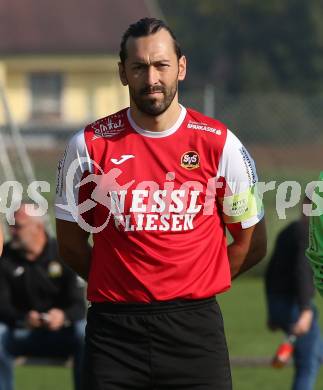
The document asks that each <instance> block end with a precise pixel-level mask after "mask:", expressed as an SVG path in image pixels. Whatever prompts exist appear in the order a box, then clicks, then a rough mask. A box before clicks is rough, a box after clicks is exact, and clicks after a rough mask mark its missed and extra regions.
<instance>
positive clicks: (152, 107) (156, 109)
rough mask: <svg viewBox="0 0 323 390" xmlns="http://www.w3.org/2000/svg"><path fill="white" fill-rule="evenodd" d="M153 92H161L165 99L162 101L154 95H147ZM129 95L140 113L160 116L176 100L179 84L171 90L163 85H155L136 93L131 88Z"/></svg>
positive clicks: (175, 84)
mask: <svg viewBox="0 0 323 390" xmlns="http://www.w3.org/2000/svg"><path fill="white" fill-rule="evenodd" d="M152 92H161V93H162V94H163V98H162V99H160V97H158V98H157V97H154V95H151V96H148V95H147V94H148V93H152ZM129 93H130V96H131V98H132V100H133V101H134V102H135V104H136V106H137V108H138V110H139V111H141V112H143V113H144V114H147V115H151V116H158V115H161V114H162V113H164V112H165V111H166V110H167V109H168V107H169V106H170V105H171V103H172V101H173V100H174V97H175V95H176V93H177V82H176V83H174V85H172V86H171V87H169V88H166V87H164V86H162V85H155V86H152V87H146V88H142V89H141V90H140V91H136V90H134V89H133V88H131V87H129Z"/></svg>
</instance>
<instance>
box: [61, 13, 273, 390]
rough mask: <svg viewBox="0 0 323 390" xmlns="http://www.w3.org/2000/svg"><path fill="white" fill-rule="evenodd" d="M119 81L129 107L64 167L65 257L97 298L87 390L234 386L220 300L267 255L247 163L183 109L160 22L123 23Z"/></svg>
mask: <svg viewBox="0 0 323 390" xmlns="http://www.w3.org/2000/svg"><path fill="white" fill-rule="evenodd" d="M119 73H120V79H121V82H122V84H123V85H125V86H126V85H127V86H128V88H129V95H130V108H125V109H123V110H121V111H119V112H117V113H115V114H113V115H110V116H107V117H105V118H102V119H99V120H97V121H96V122H94V123H92V124H90V125H88V126H87V127H86V128H85V129H84V130H82V131H80V132H78V133H77V134H75V135H74V137H73V138H72V139H71V141H70V142H69V145H68V147H67V149H66V152H65V154H64V157H63V158H62V160H61V161H60V163H59V166H58V182H57V188H56V192H57V198H56V218H57V237H58V241H59V245H60V252H61V256H62V258H63V259H64V260H65V262H66V263H67V264H69V265H70V266H71V268H73V269H74V270H75V271H76V272H78V273H79V275H81V276H82V277H83V278H84V279H86V280H88V300H89V301H90V302H91V307H90V309H89V313H88V325H87V335H86V356H85V366H86V368H85V369H84V373H85V374H84V389H86V390H90V389H91V390H96V389H98V390H99V389H100V390H112V389H126V388H127V389H170V388H174V389H177V388H183V389H202V388H203V389H204V390H208V389H210V390H211V389H217V390H221V389H223V390H228V389H231V387H232V385H231V374H230V365H229V358H228V351H227V346H226V341H225V336H224V331H223V322H222V316H221V312H220V309H219V307H218V304H217V302H216V299H215V296H216V295H217V294H219V293H221V292H223V291H226V290H228V289H229V288H230V284H231V279H232V278H234V277H236V276H237V275H238V274H240V273H242V272H244V271H246V270H247V269H249V268H250V267H252V266H253V265H254V264H256V263H257V262H258V261H259V260H260V259H261V258H262V257H263V256H264V254H265V251H266V234H265V228H264V220H263V208H262V205H261V202H260V200H259V197H258V196H257V191H256V184H257V174H256V171H255V167H254V163H253V160H252V159H251V157H250V155H249V154H248V152H247V151H246V149H245V148H244V146H243V145H242V144H241V142H240V141H239V140H238V139H237V138H236V137H235V136H234V135H233V134H232V133H231V132H230V131H229V130H228V129H227V127H226V126H225V125H224V124H222V123H221V122H219V121H217V120H215V119H212V118H209V117H207V116H205V115H203V114H201V113H199V112H196V111H194V110H191V109H187V108H185V107H183V106H182V105H180V104H179V102H178V82H179V81H182V80H184V78H185V73H186V59H185V57H184V56H183V55H182V54H181V50H180V47H179V45H178V43H177V41H176V38H175V36H174V34H173V33H172V31H171V30H170V29H169V28H168V27H167V26H166V25H165V24H164V23H163V22H162V21H160V20H156V19H149V18H145V19H141V20H139V21H138V22H137V23H135V24H133V25H131V26H130V27H129V28H128V30H127V31H126V32H125V34H124V36H123V39H122V42H121V50H120V63H119ZM226 227H227V228H228V230H229V231H230V233H231V235H232V237H233V242H232V243H231V244H230V245H229V246H227V242H226V235H225V228H226ZM90 234H92V235H93V247H91V246H90V245H89V244H88V238H89V235H90Z"/></svg>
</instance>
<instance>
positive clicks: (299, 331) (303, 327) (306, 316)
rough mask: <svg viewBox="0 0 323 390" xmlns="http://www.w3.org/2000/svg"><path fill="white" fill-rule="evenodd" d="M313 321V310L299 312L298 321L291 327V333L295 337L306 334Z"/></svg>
mask: <svg viewBox="0 0 323 390" xmlns="http://www.w3.org/2000/svg"><path fill="white" fill-rule="evenodd" d="M312 321H313V310H312V309H306V310H303V311H302V312H301V315H300V316H299V319H298V320H297V322H296V323H295V324H294V326H293V327H292V333H293V334H294V335H295V336H302V335H303V334H305V333H307V332H308V331H309V330H310V328H311V325H312Z"/></svg>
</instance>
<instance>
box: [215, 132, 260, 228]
mask: <svg viewBox="0 0 323 390" xmlns="http://www.w3.org/2000/svg"><path fill="white" fill-rule="evenodd" d="M217 178H224V179H225V185H226V187H225V195H224V199H223V201H224V205H225V206H226V209H227V210H228V211H230V212H231V214H230V215H229V216H225V217H224V220H225V222H226V223H234V222H240V223H241V225H242V227H243V228H247V227H250V226H252V225H254V224H256V223H257V222H259V221H260V220H261V219H262V217H263V215H264V211H263V207H262V205H261V202H259V199H258V197H257V189H256V185H257V182H258V176H257V172H256V167H255V164H254V161H253V159H252V157H251V156H250V154H249V153H248V151H247V149H246V148H245V147H244V146H243V144H242V143H241V142H240V140H239V139H238V138H237V137H236V136H235V135H234V134H233V133H232V132H231V131H230V130H228V132H227V138H226V141H225V145H224V148H223V152H222V156H221V158H220V162H219V167H218V173H217ZM235 213H236V214H235Z"/></svg>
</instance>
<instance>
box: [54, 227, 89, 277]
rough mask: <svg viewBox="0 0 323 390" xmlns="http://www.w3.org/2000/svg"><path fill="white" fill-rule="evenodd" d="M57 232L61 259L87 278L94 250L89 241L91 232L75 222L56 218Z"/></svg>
mask: <svg viewBox="0 0 323 390" xmlns="http://www.w3.org/2000/svg"><path fill="white" fill-rule="evenodd" d="M56 234H57V242H58V249H59V253H60V257H61V259H62V260H63V261H64V262H65V263H66V264H67V265H68V266H69V267H70V268H72V269H73V270H74V271H75V272H76V273H77V274H78V275H80V276H81V278H83V279H84V280H87V279H88V276H89V269H90V262H91V252H92V248H91V246H90V244H89V242H88V239H89V233H88V232H86V231H85V230H83V229H82V228H80V227H79V225H78V224H77V223H75V222H70V221H64V220H61V219H56Z"/></svg>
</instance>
